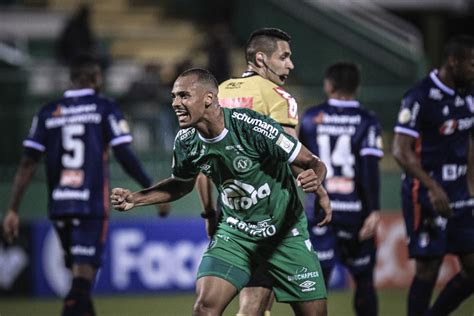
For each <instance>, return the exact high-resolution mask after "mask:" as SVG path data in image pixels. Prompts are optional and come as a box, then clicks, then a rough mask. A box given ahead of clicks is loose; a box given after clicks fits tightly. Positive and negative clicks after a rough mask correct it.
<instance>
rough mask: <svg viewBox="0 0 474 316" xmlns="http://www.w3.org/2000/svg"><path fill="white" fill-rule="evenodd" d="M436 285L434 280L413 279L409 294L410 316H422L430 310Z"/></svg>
mask: <svg viewBox="0 0 474 316" xmlns="http://www.w3.org/2000/svg"><path fill="white" fill-rule="evenodd" d="M435 283H436V279H434V280H423V279H420V278H417V277H416V276H415V277H414V278H413V282H412V283H411V286H410V292H409V293H408V316H421V315H424V314H425V312H426V311H427V310H428V307H429V304H430V300H431V295H432V294H433V288H434V285H435Z"/></svg>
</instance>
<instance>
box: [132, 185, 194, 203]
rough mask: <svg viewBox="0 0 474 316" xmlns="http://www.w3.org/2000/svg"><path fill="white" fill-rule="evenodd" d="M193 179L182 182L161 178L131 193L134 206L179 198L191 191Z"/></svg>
mask: <svg viewBox="0 0 474 316" xmlns="http://www.w3.org/2000/svg"><path fill="white" fill-rule="evenodd" d="M193 187H194V181H189V182H184V181H179V180H176V179H173V178H168V179H165V180H162V181H160V182H158V183H157V184H155V185H154V186H152V187H150V188H146V189H143V190H141V191H138V192H135V193H132V196H131V199H132V201H133V203H134V205H135V206H145V205H150V204H158V203H167V202H172V201H176V200H179V199H180V198H181V197H183V196H185V195H186V194H188V193H189V192H191V191H192V189H193Z"/></svg>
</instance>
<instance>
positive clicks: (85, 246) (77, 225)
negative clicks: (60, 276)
mask: <svg viewBox="0 0 474 316" xmlns="http://www.w3.org/2000/svg"><path fill="white" fill-rule="evenodd" d="M53 224H54V228H55V230H56V232H57V234H58V236H59V240H60V241H61V246H62V248H63V250H64V263H65V265H66V267H68V268H71V267H72V265H73V264H83V263H85V264H90V265H92V266H94V267H96V268H98V267H100V265H101V263H102V253H103V250H104V245H105V241H106V238H107V232H108V219H103V218H102V219H79V218H65V219H54V220H53Z"/></svg>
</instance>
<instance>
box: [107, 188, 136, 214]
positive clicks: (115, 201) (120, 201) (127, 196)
mask: <svg viewBox="0 0 474 316" xmlns="http://www.w3.org/2000/svg"><path fill="white" fill-rule="evenodd" d="M110 200H111V202H112V206H113V207H114V209H116V210H117V211H120V212H125V211H128V210H129V209H131V208H133V207H134V206H135V203H134V202H133V195H132V191H130V190H128V189H122V188H115V189H112V194H111V195H110Z"/></svg>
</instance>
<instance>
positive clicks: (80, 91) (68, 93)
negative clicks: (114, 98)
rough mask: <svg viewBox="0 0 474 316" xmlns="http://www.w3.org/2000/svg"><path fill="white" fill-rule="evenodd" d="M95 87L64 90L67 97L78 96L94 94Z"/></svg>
mask: <svg viewBox="0 0 474 316" xmlns="http://www.w3.org/2000/svg"><path fill="white" fill-rule="evenodd" d="M94 94H95V91H94V89H78V90H66V91H65V92H64V97H65V98H77V97H84V96H86V95H94Z"/></svg>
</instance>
